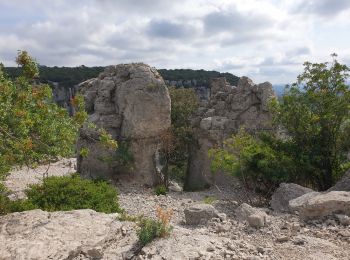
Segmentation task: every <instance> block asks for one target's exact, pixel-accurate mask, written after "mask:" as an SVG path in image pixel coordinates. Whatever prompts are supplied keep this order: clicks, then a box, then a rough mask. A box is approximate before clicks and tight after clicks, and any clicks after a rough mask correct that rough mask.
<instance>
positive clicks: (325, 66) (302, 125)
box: [271, 55, 350, 190]
mask: <svg viewBox="0 0 350 260" xmlns="http://www.w3.org/2000/svg"><path fill="white" fill-rule="evenodd" d="M335 58H336V55H333V62H332V63H314V64H313V63H310V62H306V63H305V64H304V66H305V69H304V72H303V73H302V74H301V75H300V76H299V77H298V81H297V83H295V84H293V85H292V86H291V87H290V88H289V89H288V91H287V93H286V94H285V95H284V96H283V100H282V102H281V103H278V102H273V103H272V104H271V108H272V111H273V112H274V121H275V123H276V124H277V125H280V126H282V127H283V129H284V130H285V131H286V132H287V136H288V138H289V140H288V142H289V143H290V148H291V149H290V150H289V152H290V155H291V156H292V158H293V161H294V163H295V165H296V167H297V168H298V169H299V171H300V172H299V174H300V175H302V176H301V177H302V179H303V180H304V182H306V183H309V184H310V185H312V186H314V187H316V188H318V189H320V190H326V189H328V188H329V187H331V186H332V185H333V184H334V182H335V181H336V180H337V179H338V178H339V177H340V176H341V174H342V173H343V172H344V169H343V168H342V165H345V164H346V163H347V161H348V160H347V158H346V154H347V152H348V151H349V148H350V142H349V139H350V87H349V85H348V84H347V79H348V76H349V68H348V67H347V66H346V65H342V64H340V63H338V61H337V60H336V59H335Z"/></svg>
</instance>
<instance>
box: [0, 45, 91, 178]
mask: <svg viewBox="0 0 350 260" xmlns="http://www.w3.org/2000/svg"><path fill="white" fill-rule="evenodd" d="M16 62H17V64H18V65H19V66H21V67H22V74H21V75H20V76H19V77H18V78H16V79H15V80H10V79H8V78H7V77H6V75H5V73H4V72H3V70H2V69H1V68H0V176H1V175H4V174H6V173H7V172H8V171H9V170H10V168H11V167H12V166H21V165H35V164H38V163H40V162H50V161H51V160H53V159H55V158H57V157H58V156H63V157H66V156H71V155H72V154H73V152H74V144H75V141H76V137H77V134H78V129H79V128H80V126H81V125H82V123H83V122H84V121H85V119H86V117H87V115H86V113H85V111H84V103H83V98H82V97H81V96H76V97H75V98H74V99H73V100H72V101H71V102H72V103H73V105H74V106H75V108H76V111H77V112H76V113H75V115H74V116H73V117H69V116H68V113H67V111H66V110H65V109H63V108H60V107H58V106H57V105H56V104H55V103H54V102H53V100H52V92H51V88H50V87H49V86H48V85H42V84H36V83H35V81H36V79H37V78H38V76H39V73H38V67H37V64H36V62H35V61H34V60H33V59H32V58H31V57H30V56H29V55H28V53H27V52H26V51H20V52H19V53H18V56H17V59H16Z"/></svg>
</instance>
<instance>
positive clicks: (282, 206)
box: [270, 183, 313, 212]
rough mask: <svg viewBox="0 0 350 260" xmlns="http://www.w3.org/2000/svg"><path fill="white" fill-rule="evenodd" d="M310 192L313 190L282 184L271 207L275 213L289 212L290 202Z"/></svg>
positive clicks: (271, 202) (272, 200)
mask: <svg viewBox="0 0 350 260" xmlns="http://www.w3.org/2000/svg"><path fill="white" fill-rule="evenodd" d="M309 192H313V190H312V189H309V188H305V187H303V186H300V185H298V184H295V183H281V184H280V186H279V187H278V189H277V190H276V191H275V192H274V193H273V195H272V197H271V201H270V205H271V207H272V209H273V210H275V211H279V212H289V201H290V200H292V199H295V198H298V197H300V196H302V195H304V194H306V193H309Z"/></svg>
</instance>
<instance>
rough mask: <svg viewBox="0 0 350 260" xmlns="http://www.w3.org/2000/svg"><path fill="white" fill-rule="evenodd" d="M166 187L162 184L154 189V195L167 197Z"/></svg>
mask: <svg viewBox="0 0 350 260" xmlns="http://www.w3.org/2000/svg"><path fill="white" fill-rule="evenodd" d="M166 192H167V190H166V187H165V186H164V185H163V184H160V185H158V186H156V187H155V188H154V193H155V194H156V195H157V196H159V195H166Z"/></svg>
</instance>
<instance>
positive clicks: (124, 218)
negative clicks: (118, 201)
mask: <svg viewBox="0 0 350 260" xmlns="http://www.w3.org/2000/svg"><path fill="white" fill-rule="evenodd" d="M143 218H144V217H143V215H140V216H133V215H129V214H127V213H125V212H122V213H121V214H120V215H119V217H118V219H119V220H120V221H130V222H140V221H141V220H142V219H143Z"/></svg>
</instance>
